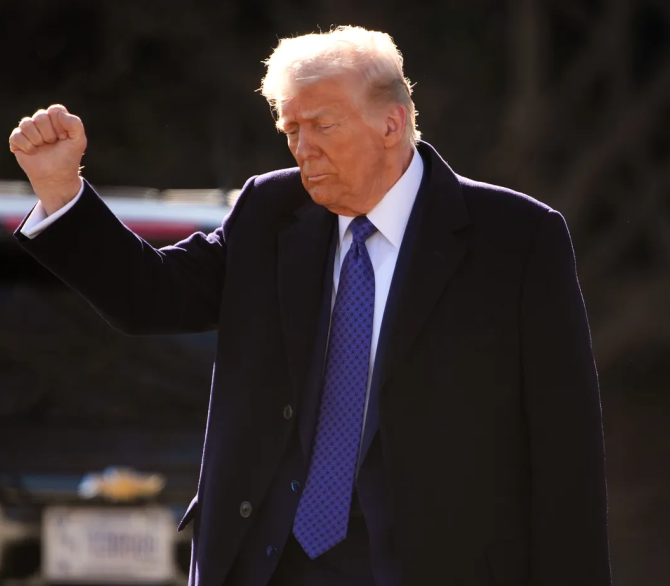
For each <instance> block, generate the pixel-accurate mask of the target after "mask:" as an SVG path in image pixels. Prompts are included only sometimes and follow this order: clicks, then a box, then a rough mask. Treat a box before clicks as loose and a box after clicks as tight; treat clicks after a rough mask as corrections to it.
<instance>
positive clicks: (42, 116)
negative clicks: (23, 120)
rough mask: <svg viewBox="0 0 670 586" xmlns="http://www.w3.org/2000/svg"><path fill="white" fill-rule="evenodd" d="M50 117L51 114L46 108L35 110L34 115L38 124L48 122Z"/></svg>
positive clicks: (34, 119)
mask: <svg viewBox="0 0 670 586" xmlns="http://www.w3.org/2000/svg"><path fill="white" fill-rule="evenodd" d="M48 119H49V115H48V114H47V113H46V110H39V111H38V112H35V114H34V116H33V121H34V122H35V123H38V124H39V123H42V122H46V121H47V120H48Z"/></svg>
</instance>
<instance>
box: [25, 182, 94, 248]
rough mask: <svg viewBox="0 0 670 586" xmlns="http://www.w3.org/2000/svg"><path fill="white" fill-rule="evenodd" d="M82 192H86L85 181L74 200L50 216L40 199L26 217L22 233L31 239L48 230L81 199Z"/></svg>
mask: <svg viewBox="0 0 670 586" xmlns="http://www.w3.org/2000/svg"><path fill="white" fill-rule="evenodd" d="M82 193H84V183H83V182H82V184H81V189H80V190H79V193H78V194H77V195H76V197H75V198H74V199H73V200H71V201H69V202H68V203H66V204H65V205H64V206H63V207H62V208H60V209H59V210H56V211H55V212H54V213H53V214H51V215H50V216H47V213H46V211H45V210H44V206H43V205H42V202H41V201H38V202H37V205H36V206H35V207H34V208H33V211H32V212H30V215H29V216H28V218H27V219H26V221H25V224H23V228H21V234H23V235H24V236H25V237H26V238H30V239H31V240H32V239H33V238H35V236H37V235H38V234H39V233H40V232H43V231H44V230H46V229H47V228H48V227H49V226H51V224H53V223H54V222H55V221H56V220H57V219H58V218H60V217H61V216H63V215H65V214H66V213H67V212H68V211H69V210H70V209H71V208H72V207H73V206H74V204H76V203H77V201H79V198H80V197H81V194H82Z"/></svg>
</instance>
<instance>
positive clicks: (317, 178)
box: [307, 173, 330, 183]
mask: <svg viewBox="0 0 670 586" xmlns="http://www.w3.org/2000/svg"><path fill="white" fill-rule="evenodd" d="M329 175H330V173H322V174H320V175H318V174H317V175H308V176H307V181H309V182H310V183H320V182H321V181H323V180H324V179H326V177H328V176H329Z"/></svg>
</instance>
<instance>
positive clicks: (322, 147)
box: [277, 75, 390, 216]
mask: <svg viewBox="0 0 670 586" xmlns="http://www.w3.org/2000/svg"><path fill="white" fill-rule="evenodd" d="M356 81H357V80H356V78H354V77H353V76H349V75H340V76H337V77H333V78H326V79H324V80H321V81H318V82H315V83H313V84H309V85H306V86H304V87H302V88H300V90H299V91H298V92H297V94H296V95H295V97H293V98H291V99H290V100H287V101H286V102H284V103H283V104H282V105H281V108H280V110H279V120H278V123H277V127H278V128H279V129H280V130H281V131H282V132H284V133H285V134H286V137H287V139H288V146H289V149H290V150H291V153H292V154H293V156H294V157H295V160H296V161H297V163H298V166H299V167H300V173H301V176H302V184H303V185H304V186H305V189H306V190H307V191H308V192H309V194H310V195H311V196H312V199H313V200H314V201H315V202H316V203H318V204H320V205H323V206H325V207H327V208H328V209H329V210H330V211H332V212H334V213H336V214H341V215H347V216H354V215H358V214H365V213H367V212H368V211H370V209H372V207H374V205H375V204H376V203H377V201H379V200H380V199H381V198H382V197H383V195H384V193H385V192H386V189H388V187H390V186H385V185H384V183H385V177H386V175H388V169H387V167H388V158H389V157H388V154H389V153H388V150H389V148H388V147H389V139H388V130H387V124H386V121H385V117H384V116H383V115H381V114H379V113H376V112H373V111H372V109H371V108H370V107H368V104H367V100H366V96H365V94H364V90H363V88H362V87H361V86H362V85H363V84H362V83H360V82H358V83H356Z"/></svg>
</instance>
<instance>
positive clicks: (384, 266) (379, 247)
mask: <svg viewBox="0 0 670 586" xmlns="http://www.w3.org/2000/svg"><path fill="white" fill-rule="evenodd" d="M422 177H423V161H422V160H421V155H419V153H418V152H417V150H416V149H414V154H413V156H412V162H411V163H410V165H409V167H408V168H407V171H405V173H404V174H403V175H402V177H400V179H398V181H397V182H396V184H395V185H394V186H393V187H391V189H390V190H389V191H388V192H387V193H386V195H385V196H384V197H383V199H382V200H381V201H380V202H379V203H378V204H377V205H376V206H375V207H374V208H373V209H372V211H370V213H369V214H367V217H368V219H369V220H370V221H371V222H372V223H373V224H374V226H375V227H376V228H377V232H375V233H374V234H373V235H372V236H370V238H368V240H367V242H366V246H367V249H368V254H369V255H370V261H371V262H372V267H373V269H374V271H375V310H374V317H373V319H372V340H371V343H370V370H369V373H368V388H367V394H366V397H365V411H364V416H363V429H362V430H361V438H362V437H363V430H364V429H365V420H366V418H367V412H368V402H369V399H370V383H371V382H372V373H373V371H374V366H375V356H376V354H377V344H378V342H379V331H380V330H381V326H382V318H383V317H384V309H385V308H386V300H387V299H388V295H389V289H390V287H391V279H392V278H393V271H394V270H395V265H396V261H397V260H398V253H399V252H400V245H401V244H402V239H403V236H404V235H405V228H406V227H407V222H408V221H409V215H410V213H411V211H412V207H413V206H414V201H415V200H416V195H417V193H418V191H419V186H420V185H421V179H422ZM83 189H84V188H83V186H82V189H81V190H80V191H79V193H78V194H77V196H76V197H75V198H74V199H73V200H72V201H70V202H69V203H68V204H67V205H65V206H63V207H62V208H61V209H59V210H58V211H56V212H54V213H53V214H51V215H50V216H47V214H46V212H45V210H44V207H43V206H42V203H41V202H38V203H37V205H36V206H35V208H34V209H33V211H32V212H31V214H30V216H29V217H28V219H27V220H26V222H25V224H24V226H23V228H22V229H21V232H22V233H23V234H24V236H26V237H28V238H35V236H37V235H38V234H40V233H41V232H42V231H44V230H45V229H46V228H48V227H49V226H51V224H53V223H54V222H55V221H57V220H58V218H60V217H62V216H63V215H65V214H66V213H67V212H68V210H70V209H71V208H72V207H73V206H74V205H75V204H76V203H77V201H78V200H79V198H80V197H81V194H82V192H83ZM353 219H354V218H353V217H349V216H338V223H339V241H338V246H337V250H336V252H335V263H334V268H333V297H332V305H334V304H335V297H336V295H337V287H338V285H339V282H340V270H341V269H342V263H343V262H344V257H345V256H346V255H347V252H349V247H350V246H351V241H352V235H351V231H350V230H348V228H349V224H351V222H352V220H353ZM331 310H332V306H331ZM361 443H362V442H361Z"/></svg>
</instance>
